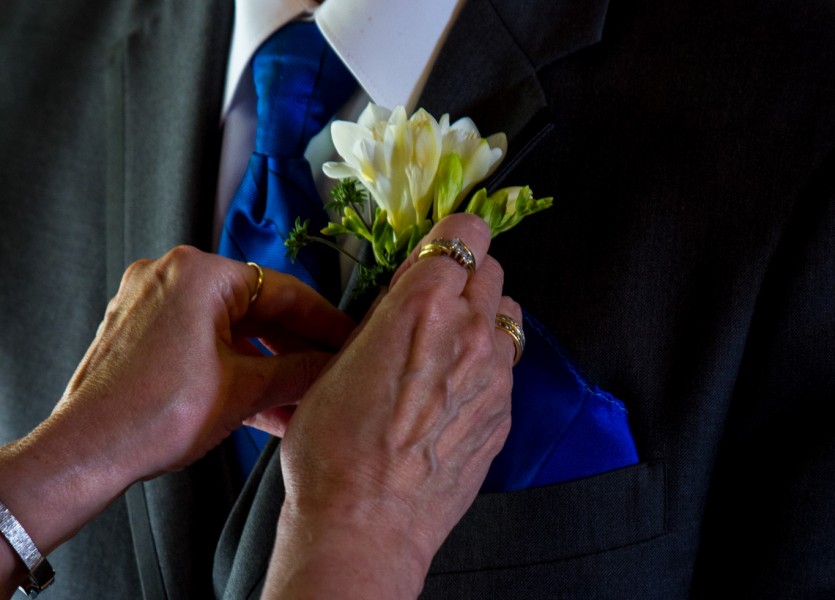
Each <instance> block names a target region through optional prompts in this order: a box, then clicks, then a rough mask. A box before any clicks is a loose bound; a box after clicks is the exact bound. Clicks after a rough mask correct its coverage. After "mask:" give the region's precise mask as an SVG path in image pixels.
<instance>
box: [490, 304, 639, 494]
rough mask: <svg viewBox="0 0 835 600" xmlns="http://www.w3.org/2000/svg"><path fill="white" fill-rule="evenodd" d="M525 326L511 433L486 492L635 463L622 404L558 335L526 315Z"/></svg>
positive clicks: (516, 370)
mask: <svg viewBox="0 0 835 600" xmlns="http://www.w3.org/2000/svg"><path fill="white" fill-rule="evenodd" d="M524 325H525V336H526V338H527V343H526V345H525V353H524V355H523V356H522V359H521V360H520V361H519V364H517V365H516V367H515V368H514V370H513V405H512V408H511V414H512V419H513V422H512V424H511V427H510V434H509V435H508V438H507V441H506V442H505V445H504V448H502V451H501V452H500V453H499V454H498V456H496V458H495V459H494V461H493V464H492V465H491V466H490V470H489V472H488V473H487V478H486V479H485V481H484V485H483V486H482V488H481V491H482V492H506V491H512V490H521V489H525V488H529V487H536V486H541V485H547V484H549V483H557V482H560V481H568V480H570V479H579V478H580V477H586V476H588V475H595V474H598V473H603V472H605V471H611V470H612V469H617V468H620V467H625V466H628V465H633V464H635V463H637V462H638V452H637V450H636V449H635V442H634V441H633V439H632V433H631V432H630V430H629V424H628V422H627V414H626V407H625V406H624V404H623V402H621V401H620V400H618V399H617V398H615V397H614V396H612V395H611V394H609V393H607V392H605V391H603V390H600V389H598V388H597V387H595V386H591V385H589V384H588V383H587V382H586V381H585V380H584V379H583V377H582V376H581V375H580V374H579V373H578V371H577V369H576V367H575V366H574V365H573V364H572V362H571V360H570V359H569V358H568V355H567V354H566V352H565V350H564V349H563V348H562V347H561V346H560V345H559V343H558V342H557V340H556V339H555V338H554V336H553V335H552V334H551V333H550V332H549V331H548V330H547V329H546V328H545V327H544V326H542V325H541V324H540V323H539V322H537V321H536V320H535V319H534V318H533V317H532V316H531V315H529V314H527V313H526V314H525V315H524Z"/></svg>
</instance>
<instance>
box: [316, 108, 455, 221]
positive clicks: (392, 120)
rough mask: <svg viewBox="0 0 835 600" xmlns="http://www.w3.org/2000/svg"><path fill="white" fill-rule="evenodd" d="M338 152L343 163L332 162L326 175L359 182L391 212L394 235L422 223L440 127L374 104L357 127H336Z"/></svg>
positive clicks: (422, 115) (421, 116) (427, 118)
mask: <svg viewBox="0 0 835 600" xmlns="http://www.w3.org/2000/svg"><path fill="white" fill-rule="evenodd" d="M331 136H332V137H333V143H334V146H335V147H336V151H337V152H338V153H339V154H340V156H342V158H343V159H344V162H328V163H325V165H324V171H325V174H326V175H328V177H332V178H335V179H344V178H346V177H355V178H357V179H358V180H359V181H360V183H362V185H363V186H365V188H366V189H368V191H369V193H370V194H371V197H372V198H373V199H374V200H375V202H376V203H377V205H378V206H380V207H382V208H383V209H385V210H386V212H387V216H388V221H389V223H390V224H391V226H392V228H393V229H394V232H395V235H397V236H399V235H401V234H403V233H404V232H405V231H406V230H407V229H408V228H409V227H410V226H411V225H419V224H420V223H421V222H423V221H424V220H425V219H426V217H427V213H428V211H429V207H430V206H431V203H432V198H433V192H434V190H433V183H434V181H435V174H436V173H437V171H438V163H439V161H440V158H441V148H442V138H441V128H440V126H439V124H438V122H437V121H436V120H435V118H434V117H433V116H432V115H430V114H429V113H428V112H426V111H425V110H422V109H421V110H418V111H417V112H415V113H414V114H413V115H412V116H411V117H409V118H407V117H406V111H405V109H404V108H403V107H402V106H398V107H397V108H395V109H394V110H393V111H388V110H386V109H384V108H381V107H379V106H376V105H374V104H369V105H368V107H366V109H365V110H364V111H363V113H362V115H361V116H360V118H359V120H358V122H357V123H349V122H345V121H336V122H334V123H333V125H331Z"/></svg>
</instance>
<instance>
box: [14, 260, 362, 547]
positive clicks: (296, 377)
mask: <svg viewBox="0 0 835 600" xmlns="http://www.w3.org/2000/svg"><path fill="white" fill-rule="evenodd" d="M264 274H265V277H264V282H263V287H262V289H261V290H260V295H259V296H258V298H257V299H256V301H255V302H253V303H252V304H250V297H251V296H252V294H253V293H254V292H255V290H256V285H257V281H258V273H257V270H256V269H255V268H253V267H252V266H248V265H245V264H243V263H239V262H236V261H232V260H229V259H226V258H222V257H219V256H216V255H211V254H205V253H202V252H199V251H197V250H195V249H193V248H187V247H181V248H176V249H174V250H172V251H171V252H169V253H167V254H166V255H165V256H163V257H162V258H160V259H159V260H155V261H149V260H143V261H139V262H137V263H135V264H133V265H132V266H131V267H130V268H129V269H128V270H127V272H126V273H125V275H124V278H123V280H122V284H121V287H120V289H119V292H118V294H117V295H116V297H115V298H113V300H112V301H111V302H110V304H109V306H108V309H107V313H106V315H105V317H104V320H103V322H102V323H101V325H100V327H99V329H98V332H97V334H96V337H95V339H94V341H93V343H92V344H91V346H90V348H89V349H88V351H87V353H86V355H85V356H84V358H83V360H82V361H81V363H80V365H79V366H78V369H77V371H76V372H75V374H74V376H73V377H72V380H71V381H70V383H69V385H68V386H67V389H66V391H65V393H64V395H63V397H62V398H61V400H60V402H59V403H58V405H57V406H56V408H55V410H54V412H53V414H52V415H51V416H50V417H49V418H48V419H47V420H46V421H45V422H44V423H43V424H42V425H40V426H39V427H38V428H37V429H36V430H35V431H34V432H32V433H31V434H30V435H29V436H27V437H26V438H24V439H23V440H20V441H19V442H16V443H13V444H10V445H8V446H6V447H4V448H3V449H0V490H2V494H3V495H2V500H3V502H4V503H5V504H6V505H7V506H8V507H9V509H10V510H11V511H12V513H14V514H15V515H16V516H17V518H18V519H19V520H20V521H21V522H22V523H23V525H24V527H25V528H26V529H27V531H29V533H30V535H31V536H32V538H33V539H34V541H35V543H36V545H37V546H38V547H39V548H40V549H41V551H42V553H47V552H49V551H50V550H51V549H53V548H54V547H55V546H57V545H58V544H59V543H60V542H61V541H63V540H64V539H66V538H68V537H69V536H70V535H71V534H72V533H74V531H75V530H76V529H78V528H79V527H80V526H81V525H82V524H83V523H85V522H87V521H88V520H89V519H91V518H92V517H93V516H95V515H96V514H97V513H98V512H99V511H101V510H102V509H103V508H104V507H105V506H107V504H108V503H110V502H111V501H112V500H113V499H114V498H115V497H117V496H118V495H119V494H120V493H121V492H122V491H123V490H124V489H125V488H127V487H128V486H129V485H130V484H131V483H133V482H135V481H137V480H140V479H147V478H150V477H153V476H154V475H157V474H160V473H163V472H165V471H170V470H176V469H179V468H182V467H184V466H186V465H188V464H190V463H191V462H193V461H195V460H197V459H198V458H200V457H201V456H203V455H204V454H205V453H206V452H207V451H208V450H210V449H211V448H213V447H214V446H215V445H217V444H218V443H219V442H220V441H221V440H223V439H224V438H225V437H226V436H227V435H228V434H229V433H230V432H231V431H232V430H233V429H235V428H237V427H239V426H240V425H241V423H242V421H243V420H244V419H247V418H249V417H252V416H253V415H255V414H256V413H257V412H258V411H260V410H262V409H267V408H271V407H274V406H276V405H281V404H288V405H291V404H294V403H296V402H297V401H298V399H299V398H300V397H301V396H302V395H303V394H304V392H305V391H306V390H307V387H308V386H309V385H310V383H311V382H312V381H313V380H314V379H315V378H316V377H317V376H318V374H319V371H320V370H321V369H322V367H323V366H324V365H325V364H326V363H327V361H328V360H330V358H331V355H332V353H333V352H334V351H335V350H337V349H338V348H339V347H340V346H341V345H342V343H343V342H344V340H345V339H346V338H347V336H348V335H349V334H350V332H351V331H352V330H353V328H354V324H353V323H352V322H351V320H350V319H349V318H348V317H346V316H345V315H344V314H343V313H342V312H340V311H338V310H337V309H336V308H334V307H333V306H331V305H330V304H329V303H328V302H327V301H326V300H325V299H324V298H322V297H321V296H319V295H318V294H317V293H316V292H314V291H313V290H311V289H310V288H308V287H307V286H305V285H303V284H301V283H300V282H298V281H297V280H296V279H294V278H292V277H289V276H285V275H281V274H279V273H276V272H274V271H269V270H266V269H265V270H264ZM248 336H258V337H262V338H263V339H264V341H265V343H266V344H267V345H268V346H270V347H271V348H272V349H274V350H275V351H277V352H278V356H275V357H264V356H262V355H260V353H258V352H257V351H255V350H254V348H252V347H251V345H250V344H249V343H248V342H247V341H246V339H247V337H248ZM29 511H34V513H33V514H35V515H36V517H33V516H32V515H31V514H29Z"/></svg>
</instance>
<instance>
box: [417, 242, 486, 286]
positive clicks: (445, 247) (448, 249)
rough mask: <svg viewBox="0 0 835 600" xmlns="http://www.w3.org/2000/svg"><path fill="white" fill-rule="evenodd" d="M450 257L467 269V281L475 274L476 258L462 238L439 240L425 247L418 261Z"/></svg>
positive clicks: (419, 254)
mask: <svg viewBox="0 0 835 600" xmlns="http://www.w3.org/2000/svg"><path fill="white" fill-rule="evenodd" d="M441 255H444V256H449V257H450V258H451V259H452V260H454V261H455V262H457V263H458V264H459V265H461V266H462V267H464V268H465V269H467V281H469V280H470V279H472V277H473V274H474V273H475V256H473V253H472V251H471V250H470V249H469V248H468V247H467V244H465V243H464V242H463V241H461V239H460V238H452V239H451V240H445V239H443V238H438V239H435V240H432V241H431V242H429V243H428V244H426V245H424V246H423V247H422V248H421V249H420V252H419V253H418V260H420V259H422V258H427V257H429V256H441Z"/></svg>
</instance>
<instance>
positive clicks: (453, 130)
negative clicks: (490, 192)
mask: <svg viewBox="0 0 835 600" xmlns="http://www.w3.org/2000/svg"><path fill="white" fill-rule="evenodd" d="M439 125H440V127H441V138H442V140H443V147H442V149H441V155H442V157H447V156H449V155H451V154H455V155H457V156H458V158H459V159H460V160H461V168H462V175H463V178H462V181H461V190H460V191H459V192H458V193H457V194H456V195H455V199H454V201H453V202H452V205H451V206H445V207H443V209H442V210H439V207H438V205H437V203H436V206H435V211H434V214H433V219H434V220H436V221H437V220H438V219H440V218H441V217H444V216H446V215H448V214H450V213H453V212H455V210H456V209H457V208H458V206H459V205H460V204H461V202H462V201H463V200H464V198H466V196H467V194H469V193H470V191H471V190H472V189H473V186H474V185H475V184H477V183H479V182H481V181H483V180H484V179H486V178H487V177H488V176H489V175H490V174H491V173H492V172H493V171H494V170H495V169H496V167H498V166H499V163H500V162H501V161H502V159H503V158H504V156H505V154H506V153H507V137H506V136H505V134H504V133H496V134H494V135H491V136H490V137H488V138H483V137H481V134H480V133H479V132H478V127H476V125H475V123H474V122H473V120H472V119H470V118H466V117H465V118H463V119H458V120H457V121H456V122H455V123H453V124H451V125H450V123H449V115H443V116H442V117H441V120H440V123H439Z"/></svg>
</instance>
